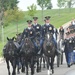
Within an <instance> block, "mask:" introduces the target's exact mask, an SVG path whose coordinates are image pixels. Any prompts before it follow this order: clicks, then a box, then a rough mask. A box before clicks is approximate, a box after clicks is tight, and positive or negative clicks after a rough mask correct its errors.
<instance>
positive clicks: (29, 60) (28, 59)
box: [20, 37, 35, 75]
mask: <svg viewBox="0 0 75 75" xmlns="http://www.w3.org/2000/svg"><path fill="white" fill-rule="evenodd" d="M34 49H35V48H34V45H33V43H32V41H31V39H30V38H29V37H25V38H24V39H23V45H22V48H21V50H20V55H21V57H22V58H23V60H24V62H25V67H26V75H28V67H30V68H31V75H33V74H34V55H35V50H34Z"/></svg>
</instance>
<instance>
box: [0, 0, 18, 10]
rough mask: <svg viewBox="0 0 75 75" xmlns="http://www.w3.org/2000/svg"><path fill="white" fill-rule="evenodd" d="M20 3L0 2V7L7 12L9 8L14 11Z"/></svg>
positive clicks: (11, 1)
mask: <svg viewBox="0 0 75 75" xmlns="http://www.w3.org/2000/svg"><path fill="white" fill-rule="evenodd" d="M18 3H19V1H18V0H0V7H4V9H5V10H7V9H8V8H10V9H14V7H17V4H18Z"/></svg>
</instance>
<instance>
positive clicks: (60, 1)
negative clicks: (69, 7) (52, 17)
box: [57, 0, 65, 8]
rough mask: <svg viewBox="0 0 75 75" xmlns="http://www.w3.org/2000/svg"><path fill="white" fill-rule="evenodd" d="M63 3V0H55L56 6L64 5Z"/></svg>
mask: <svg viewBox="0 0 75 75" xmlns="http://www.w3.org/2000/svg"><path fill="white" fill-rule="evenodd" d="M64 5H65V0H57V6H58V7H59V8H62V7H64Z"/></svg>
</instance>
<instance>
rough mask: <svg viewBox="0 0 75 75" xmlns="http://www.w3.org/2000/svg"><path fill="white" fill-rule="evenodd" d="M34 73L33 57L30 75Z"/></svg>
mask: <svg viewBox="0 0 75 75" xmlns="http://www.w3.org/2000/svg"><path fill="white" fill-rule="evenodd" d="M33 74H34V59H33V58H32V59H31V75H33Z"/></svg>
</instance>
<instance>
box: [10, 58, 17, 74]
mask: <svg viewBox="0 0 75 75" xmlns="http://www.w3.org/2000/svg"><path fill="white" fill-rule="evenodd" d="M11 63H12V67H13V72H12V75H16V59H14V60H13V61H12V62H11Z"/></svg>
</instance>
